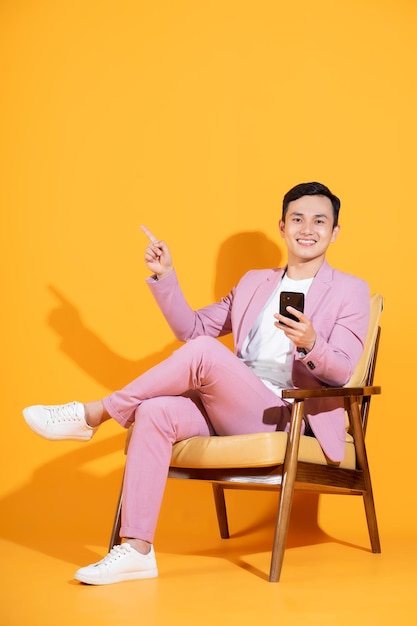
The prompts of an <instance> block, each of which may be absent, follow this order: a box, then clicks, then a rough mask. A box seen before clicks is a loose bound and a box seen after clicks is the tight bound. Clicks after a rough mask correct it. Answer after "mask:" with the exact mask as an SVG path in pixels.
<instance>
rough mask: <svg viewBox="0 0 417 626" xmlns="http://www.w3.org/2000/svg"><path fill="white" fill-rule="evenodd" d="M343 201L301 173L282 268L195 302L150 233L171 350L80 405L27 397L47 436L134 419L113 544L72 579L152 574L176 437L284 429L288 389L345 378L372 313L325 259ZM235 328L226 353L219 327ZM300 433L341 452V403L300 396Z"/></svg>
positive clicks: (287, 211)
mask: <svg viewBox="0 0 417 626" xmlns="http://www.w3.org/2000/svg"><path fill="white" fill-rule="evenodd" d="M339 209H340V201H339V199H338V198H337V197H336V196H335V195H334V194H332V193H331V191H330V190H329V189H328V188H327V187H325V186H324V185H322V184H321V183H302V184H300V185H297V186H296V187H294V188H293V189H291V190H290V191H289V192H288V193H287V194H286V195H285V196H284V200H283V211H282V218H281V221H280V224H279V229H280V234H281V236H282V237H283V239H284V240H285V243H286V247H287V251H288V262H287V266H286V267H285V268H280V269H267V270H254V271H250V272H248V273H247V274H245V276H243V278H242V279H241V281H240V282H239V283H238V285H237V286H236V287H234V288H233V289H232V291H231V292H230V293H229V295H228V296H226V297H225V298H223V299H222V300H221V301H220V302H217V303H214V304H211V305H209V306H207V307H204V308H202V309H199V310H197V311H194V310H192V309H191V307H190V306H189V305H188V304H187V302H186V300H185V298H184V295H183V293H182V291H181V288H180V286H179V283H178V279H177V275H176V273H175V270H174V266H173V262H172V258H171V254H170V251H169V248H168V246H167V245H166V244H165V242H163V241H158V240H157V239H156V238H155V237H154V236H153V235H152V234H151V233H150V231H148V230H147V229H146V228H144V231H145V233H146V234H147V235H148V237H149V238H150V243H149V245H148V247H147V248H146V252H145V262H146V265H147V266H148V268H149V270H150V271H151V272H152V273H153V275H152V276H151V277H150V278H149V279H148V280H147V282H148V284H149V287H150V289H151V291H152V293H153V295H154V297H155V299H156V301H157V303H158V305H159V307H160V309H161V311H162V312H163V314H164V315H165V317H166V319H167V321H168V323H169V325H170V327H171V328H172V330H173V332H174V334H175V336H176V337H177V338H178V339H180V340H182V341H184V342H185V343H184V345H183V346H181V348H179V349H178V350H176V351H175V352H174V353H173V354H172V355H171V356H170V357H169V358H168V359H166V360H165V361H162V362H161V363H160V364H159V365H157V366H155V367H153V368H151V369H150V370H148V371H147V372H145V373H143V374H141V375H140V376H139V377H138V378H137V379H135V380H134V381H132V382H131V383H129V384H128V385H127V386H126V387H124V388H123V389H121V390H119V391H116V392H114V393H112V394H111V395H110V396H108V397H106V398H104V399H102V400H96V401H93V402H88V403H86V404H85V405H83V404H81V403H80V402H73V403H70V404H65V405H58V406H41V405H38V406H34V407H29V408H27V409H25V410H24V412H23V413H24V417H25V419H26V421H27V423H28V424H29V426H30V427H31V428H32V429H33V430H35V431H36V432H37V433H38V434H40V435H42V436H44V437H46V438H49V439H65V438H72V439H79V440H89V439H91V437H92V436H93V435H94V433H95V431H96V429H97V428H98V427H99V426H100V425H101V424H102V423H103V422H105V421H106V420H108V419H110V418H113V419H115V420H116V421H118V422H119V423H120V424H121V425H122V426H124V427H125V428H128V427H129V426H131V425H132V424H133V423H134V424H135V426H134V429H133V432H132V437H131V440H130V445H129V450H128V454H127V459H126V473H125V479H124V487H123V489H124V493H123V510H122V526H121V533H120V534H121V537H122V538H123V539H124V541H123V543H122V545H121V546H116V547H114V548H113V549H112V550H111V551H110V553H109V554H108V555H107V556H106V557H105V558H104V559H103V560H102V561H100V562H99V563H96V564H93V565H90V566H87V567H83V568H81V569H80V570H78V571H77V572H76V574H75V578H76V579H77V580H80V581H82V582H85V583H89V584H110V583H114V582H119V581H123V580H131V579H139V578H149V577H154V576H157V575H158V570H157V564H156V559H155V554H154V550H153V545H152V542H153V538H154V533H155V528H156V524H157V519H158V514H159V510H160V506H161V501H162V496H163V492H164V489H165V484H166V477H167V472H168V467H169V463H170V459H171V452H172V446H173V444H174V443H176V442H177V441H180V440H182V439H187V438H189V437H193V436H208V435H234V434H244V433H252V432H261V431H273V430H285V429H287V428H288V422H289V418H290V405H289V403H288V402H286V401H285V400H283V399H282V398H281V390H282V389H283V388H287V387H293V386H294V387H319V386H332V385H333V386H338V385H343V384H345V383H346V382H347V381H348V380H349V378H350V377H351V375H352V373H353V371H354V369H355V367H356V364H357V362H358V360H359V358H360V356H361V353H362V350H363V344H364V340H365V337H366V333H367V329H368V322H369V289H368V286H367V284H366V283H365V282H364V281H363V280H361V279H359V278H356V277H354V276H351V275H349V274H346V273H342V272H340V271H338V270H335V269H332V268H331V267H330V266H329V265H328V263H327V261H326V259H325V256H326V251H327V249H328V247H329V245H330V243H332V242H334V241H335V240H336V238H337V235H338V233H339V229H340V227H339V224H338V214H339ZM283 291H287V292H288V291H289V292H297V293H302V294H304V297H305V309H304V312H303V313H301V312H299V311H297V309H295V308H292V307H288V313H291V314H293V315H294V316H295V320H291V319H288V318H287V317H286V316H285V315H282V314H280V313H279V312H277V310H278V303H279V295H280V293H281V292H283ZM227 333H233V336H234V343H235V350H234V353H232V352H231V351H230V350H228V349H227V348H226V347H225V346H223V344H221V343H220V342H219V341H217V340H216V338H217V337H220V336H222V335H225V334H227ZM304 422H305V423H304V431H305V433H306V434H309V435H311V436H315V437H317V439H318V441H319V443H320V445H321V446H322V448H323V451H324V452H325V454H326V455H327V456H328V457H329V459H331V460H332V461H336V462H337V461H340V460H342V459H343V456H344V448H345V424H344V411H343V405H342V404H341V402H340V401H339V400H338V399H335V400H330V399H324V400H321V399H320V400H317V399H311V400H309V401H307V402H306V415H305V420H304Z"/></svg>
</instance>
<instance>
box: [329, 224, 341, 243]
mask: <svg viewBox="0 0 417 626" xmlns="http://www.w3.org/2000/svg"><path fill="white" fill-rule="evenodd" d="M339 232H340V224H338V225H337V226H335V227H334V228H333V233H332V238H331V239H330V242H331V243H334V242H335V241H336V239H337V236H338V234H339Z"/></svg>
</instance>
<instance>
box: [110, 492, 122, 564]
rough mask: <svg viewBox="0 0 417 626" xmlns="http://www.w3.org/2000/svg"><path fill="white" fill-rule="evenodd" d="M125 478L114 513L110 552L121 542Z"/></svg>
mask: <svg viewBox="0 0 417 626" xmlns="http://www.w3.org/2000/svg"><path fill="white" fill-rule="evenodd" d="M122 494H123V480H122V486H121V487H120V494H119V499H118V501H117V507H116V513H115V515H114V522H113V528H112V531H111V537H110V544H109V552H110V550H111V549H112V548H113V547H114V546H117V545H119V544H120V526H121V522H122V499H123V495H122Z"/></svg>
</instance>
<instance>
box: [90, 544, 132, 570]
mask: <svg viewBox="0 0 417 626" xmlns="http://www.w3.org/2000/svg"><path fill="white" fill-rule="evenodd" d="M129 551H130V550H129V548H127V547H126V546H125V545H124V544H121V545H119V546H114V547H113V548H112V549H111V550H110V552H109V553H108V554H107V555H106V556H105V557H104V559H102V560H101V561H100V562H99V563H97V565H110V563H114V561H118V560H119V559H121V558H122V557H124V556H126V555H127V554H128V553H129Z"/></svg>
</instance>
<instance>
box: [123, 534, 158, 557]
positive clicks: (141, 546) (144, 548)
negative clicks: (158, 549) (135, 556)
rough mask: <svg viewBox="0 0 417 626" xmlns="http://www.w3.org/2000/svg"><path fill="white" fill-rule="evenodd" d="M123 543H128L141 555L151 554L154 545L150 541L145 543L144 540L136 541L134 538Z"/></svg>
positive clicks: (127, 538)
mask: <svg viewBox="0 0 417 626" xmlns="http://www.w3.org/2000/svg"><path fill="white" fill-rule="evenodd" d="M123 541H127V543H128V544H129V545H131V546H132V548H134V549H135V550H136V551H137V552H140V554H145V555H146V554H149V552H150V550H151V547H152V544H151V543H149V541H144V540H143V539H134V538H132V537H126V538H125V539H124V540H123Z"/></svg>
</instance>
